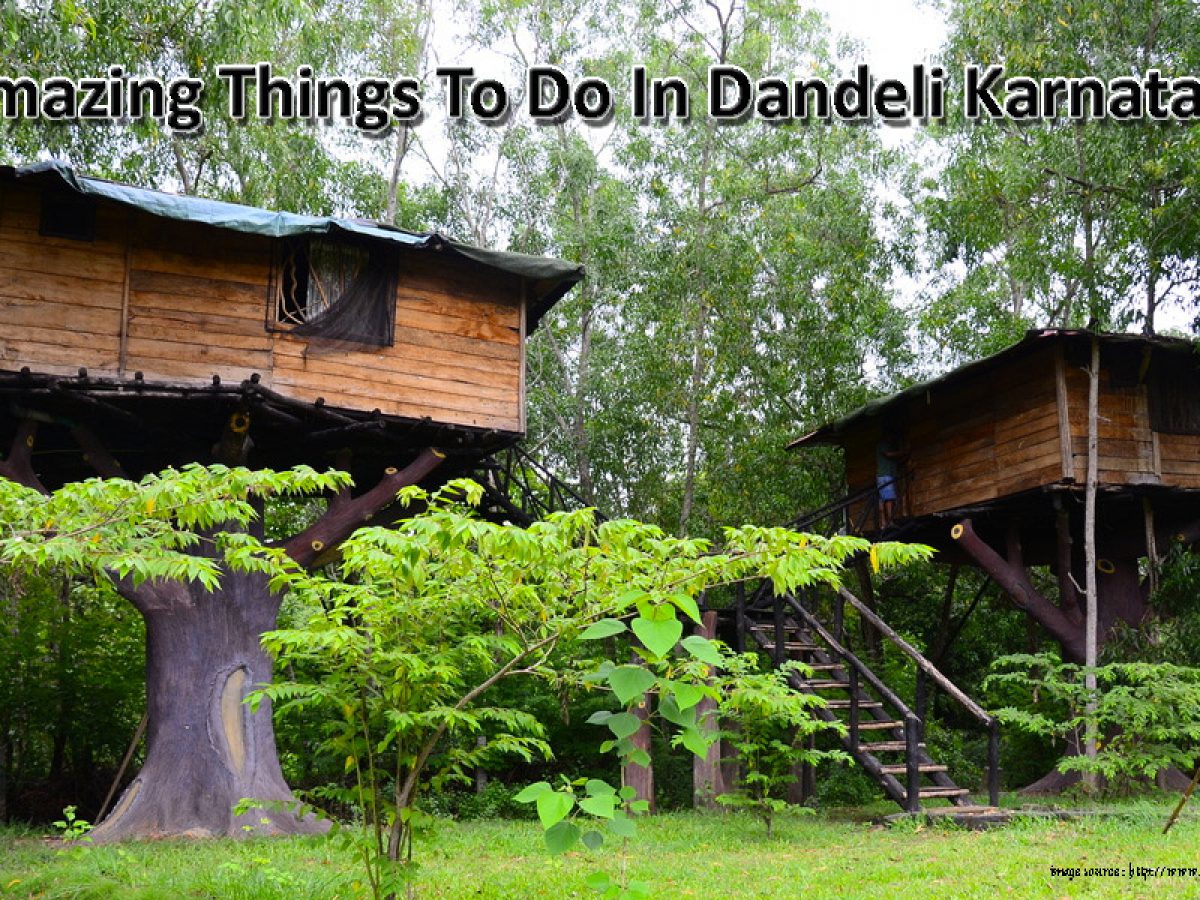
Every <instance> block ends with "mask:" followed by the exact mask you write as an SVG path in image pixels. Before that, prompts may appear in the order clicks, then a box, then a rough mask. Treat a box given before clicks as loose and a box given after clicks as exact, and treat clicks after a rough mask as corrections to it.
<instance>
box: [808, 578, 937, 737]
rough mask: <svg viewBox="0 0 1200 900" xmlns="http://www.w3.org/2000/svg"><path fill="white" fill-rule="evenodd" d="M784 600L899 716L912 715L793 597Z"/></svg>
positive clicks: (899, 700) (889, 689) (898, 699)
mask: <svg viewBox="0 0 1200 900" xmlns="http://www.w3.org/2000/svg"><path fill="white" fill-rule="evenodd" d="M786 601H787V603H788V605H789V606H791V608H792V611H793V612H795V613H796V615H798V616H799V617H800V618H801V620H802V621H803V622H804V624H805V625H807V626H808V627H809V628H811V629H812V630H813V631H815V632H816V633H817V634H818V635H820V637H821V640H823V641H824V642H825V643H826V644H827V645H828V646H829V648H830V649H831V650H832V651H833V652H834V653H836V654H837V655H838V656H840V657H841V658H842V659H844V660H845V661H846V662H848V663H849V664H850V665H851V666H852V667H854V668H855V669H857V670H858V674H859V675H860V676H862V677H863V678H864V679H866V681H867V683H868V684H870V685H871V687H873V688H874V689H875V691H876V693H878V694H879V696H880V697H881V698H883V699H884V700H885V701H887V702H888V703H890V704H891V705H892V706H893V707H895V709H896V711H897V712H898V713H899V714H900V715H901V716H912V715H914V714H913V711H912V710H911V709H909V708H908V705H907V704H906V703H905V702H904V701H903V700H901V699H900V698H899V697H898V696H896V694H895V692H894V691H892V689H891V688H889V687H888V686H887V685H886V684H884V683H883V682H882V681H880V680H879V676H878V675H876V674H875V673H874V672H872V671H871V670H870V669H868V668H867V667H866V665H865V664H864V663H863V662H862V660H860V659H859V658H858V657H857V656H855V655H854V654H853V653H851V652H850V651H849V650H847V649H846V648H845V647H843V646H842V645H841V644H840V643H838V641H837V639H836V638H834V636H833V635H832V634H830V633H829V632H828V631H826V630H825V628H824V626H822V625H821V623H820V622H819V621H817V618H816V617H815V616H813V615H812V614H811V613H810V612H809V611H808V610H807V609H805V608H804V607H803V606H801V605H800V603H799V601H797V600H796V598H795V597H790V596H789V597H787V598H786Z"/></svg>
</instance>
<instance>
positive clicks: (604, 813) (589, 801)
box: [579, 794, 617, 819]
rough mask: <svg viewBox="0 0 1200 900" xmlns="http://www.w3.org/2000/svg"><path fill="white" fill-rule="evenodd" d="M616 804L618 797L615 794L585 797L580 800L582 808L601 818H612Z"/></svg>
mask: <svg viewBox="0 0 1200 900" xmlns="http://www.w3.org/2000/svg"><path fill="white" fill-rule="evenodd" d="M616 806H617V798H616V795H614V794H610V795H609V796H607V797H584V798H583V799H582V800H580V801H579V808H580V809H582V810H583V811H584V812H586V813H590V814H591V815H593V816H598V817H599V818H601V819H611V818H612V817H613V810H614V809H616Z"/></svg>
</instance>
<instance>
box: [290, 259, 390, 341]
mask: <svg viewBox="0 0 1200 900" xmlns="http://www.w3.org/2000/svg"><path fill="white" fill-rule="evenodd" d="M396 262H397V259H396V255H395V253H394V252H389V251H388V250H387V249H385V248H380V247H374V246H366V245H362V244H353V243H346V242H339V241H326V240H319V239H315V238H311V239H309V238H303V239H295V240H288V241H285V242H283V244H282V246H281V248H280V253H279V258H278V262H277V264H276V267H275V275H274V279H273V285H272V307H273V320H274V325H275V327H276V328H277V329H279V330H282V331H288V332H290V333H291V334H297V335H303V336H305V337H309V338H313V339H314V341H313V342H314V344H316V345H318V346H319V345H326V346H330V347H334V348H336V347H340V346H350V347H352V346H354V345H359V344H367V345H372V346H377V347H387V346H390V345H391V344H392V338H393V335H392V331H393V326H394V321H395V318H394V316H395V302H394V293H395V270H396Z"/></svg>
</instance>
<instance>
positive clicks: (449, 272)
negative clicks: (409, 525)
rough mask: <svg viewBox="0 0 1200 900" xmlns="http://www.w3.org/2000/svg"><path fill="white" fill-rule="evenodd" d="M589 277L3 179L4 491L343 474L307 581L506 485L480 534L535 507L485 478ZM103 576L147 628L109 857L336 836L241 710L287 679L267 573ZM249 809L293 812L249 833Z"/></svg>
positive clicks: (71, 184)
mask: <svg viewBox="0 0 1200 900" xmlns="http://www.w3.org/2000/svg"><path fill="white" fill-rule="evenodd" d="M581 277H582V271H581V270H580V269H579V267H577V266H574V265H570V264H567V263H562V262H559V261H557V260H551V259H541V258H537V257H531V256H524V255H521V254H515V253H497V252H492V251H487V250H480V249H478V248H474V247H469V246H466V245H463V244H459V243H457V242H455V241H451V240H448V239H446V238H443V237H441V236H439V235H436V234H413V233H410V232H407V231H403V230H400V229H396V228H389V227H386V226H382V225H377V224H374V223H370V222H363V221H358V220H348V219H336V218H321V217H315V216H300V215H292V214H289V213H278V212H269V211H267V210H262V209H253V208H250V207H246V206H238V205H236V204H230V203H218V202H214V201H211V200H201V199H197V198H193V197H179V196H174V195H170V194H164V193H158V192H156V191H149V190H142V189H139V188H135V187H129V186H125V185H119V184H113V183H110V182H106V181H100V180H96V179H91V178H82V177H79V176H76V175H75V174H74V173H73V172H71V171H70V170H69V169H67V168H65V167H62V166H60V165H57V164H42V165H37V166H30V167H27V168H18V169H13V168H0V323H2V324H3V329H2V330H0V446H3V447H5V448H7V452H5V454H4V459H3V461H2V462H0V476H2V477H5V478H9V479H11V480H14V481H18V482H21V483H23V484H25V485H27V486H30V487H33V488H37V489H40V490H46V489H49V488H52V487H55V486H57V485H60V484H63V483H66V482H69V481H73V480H77V479H81V478H85V477H89V476H92V475H95V474H100V475H104V476H118V475H128V476H131V477H135V478H136V477H139V476H141V475H143V474H145V473H149V472H154V471H158V470H161V469H163V468H165V467H168V466H180V465H184V464H187V463H193V462H201V463H223V464H226V465H246V466H250V467H254V468H260V467H269V468H276V469H278V468H285V467H290V466H294V465H298V464H308V465H311V466H313V467H315V468H319V469H325V468H327V467H329V466H331V465H332V466H336V467H338V468H341V469H348V470H349V471H350V472H351V474H352V475H353V476H354V479H355V484H356V489H355V490H356V491H357V493H355V491H352V490H350V489H344V490H341V491H339V492H338V493H337V495H336V496H333V497H330V498H329V503H328V505H327V508H326V509H325V511H324V512H323V513H322V514H320V515H319V516H317V517H316V519H315V521H313V522H312V523H311V524H310V525H308V526H307V527H305V528H304V529H303V530H301V531H299V532H298V533H297V534H294V535H292V536H291V537H288V538H282V539H279V540H277V541H275V545H276V546H278V547H280V548H281V549H282V550H283V551H284V553H285V554H286V555H287V556H289V557H290V558H291V559H292V560H293V561H294V562H295V563H296V564H297V565H299V566H303V567H309V568H311V567H315V566H319V565H321V564H322V563H323V561H325V560H327V559H328V558H329V556H330V554H331V553H332V552H334V551H335V550H336V547H337V545H338V544H339V543H340V542H341V541H343V540H344V539H345V538H346V537H347V536H349V534H350V533H351V532H352V531H353V530H354V529H355V528H356V527H358V526H359V525H361V524H362V523H364V522H370V521H379V520H382V521H391V520H392V519H393V518H394V517H391V516H389V515H388V510H389V507H390V506H391V505H392V503H393V501H394V498H395V496H396V492H397V490H398V489H399V488H401V487H403V486H405V485H409V484H413V483H416V482H419V481H423V480H426V479H429V478H436V479H438V480H441V479H444V478H448V477H450V476H453V475H459V474H473V475H475V476H476V477H479V476H481V475H482V476H483V477H484V479H485V480H486V479H487V478H488V477H489V476H491V477H492V488H493V490H492V492H491V498H492V503H491V505H490V507H489V508H488V509H487V512H489V513H492V514H496V515H503V516H506V517H509V518H513V517H515V513H519V512H520V509H519V503H518V504H517V507H514V505H513V502H512V498H513V497H514V496H517V497H518V498H519V496H520V494H521V492H520V490H519V485H517V486H514V485H515V484H516V482H515V480H514V481H513V482H512V483H509V484H506V483H504V480H503V477H502V476H503V475H504V474H505V473H508V474H510V475H511V474H512V467H511V466H510V468H508V469H505V468H504V467H503V466H501V465H500V464H499V463H497V462H495V461H494V459H492V456H491V455H492V454H494V453H495V452H496V451H498V450H500V449H502V448H505V447H508V446H510V445H513V444H514V443H515V442H516V441H517V440H518V439H519V438H520V437H521V435H522V434H523V433H524V430H525V340H526V337H527V336H528V334H529V333H530V331H532V330H533V329H534V328H535V327H536V326H537V323H538V319H539V318H541V316H542V315H543V314H544V313H545V312H546V310H547V309H549V308H550V306H551V305H552V304H553V303H554V302H555V301H556V300H558V299H559V298H560V297H561V296H562V295H563V294H564V293H565V292H566V291H567V290H569V289H570V287H571V286H572V285H573V284H574V283H575V282H577V281H578V280H579V279H580V278H581ZM520 468H522V471H524V469H527V468H528V467H527V466H522V467H520ZM435 470H436V471H435ZM364 488H365V490H364ZM526 493H529V491H526ZM250 527H251V529H252V530H259V529H261V523H253V524H251V526H250ZM188 552H189V553H194V554H197V555H204V554H211V553H215V552H217V551H216V550H215V549H213V548H212V546H211V544H209V543H208V542H203V541H200V542H196V544H195V545H194V546H192V547H191V548H190V549H189V550H188ZM109 574H110V577H111V578H112V581H113V587H114V589H115V590H116V591H117V592H118V593H120V594H121V596H123V597H124V598H125V599H127V600H128V601H129V602H130V603H131V604H132V605H133V606H134V607H135V608H136V609H137V610H138V611H139V612H140V613H141V614H142V616H143V618H144V619H145V624H146V673H147V687H146V691H147V710H146V716H145V718H144V720H143V723H142V726H140V727H139V731H138V734H139V735H140V733H141V730H142V728H144V729H145V734H146V754H145V763H144V765H143V767H142V770H141V772H140V773H138V775H137V777H136V778H134V779H133V780H132V781H131V782H130V783H129V784H128V786H127V788H126V790H125V792H124V793H123V794H122V795H121V798H120V799H119V800H118V801H117V802H116V803H115V805H113V806H112V808H111V813H110V814H109V815H108V816H107V818H104V820H103V821H102V822H101V823H100V825H99V826H98V827H97V829H96V830H95V831H94V832H93V836H94V837H95V839H96V840H97V841H108V840H118V839H121V838H124V837H130V836H136V837H162V836H169V835H180V834H186V835H191V836H203V835H217V834H222V835H229V836H239V835H241V834H244V833H245V832H246V831H258V832H264V833H294V832H308V831H320V830H322V828H323V827H325V826H324V825H323V823H321V822H320V821H317V820H315V819H313V818H311V817H309V816H305V815H302V814H298V813H295V812H292V811H288V808H287V806H286V804H287V802H288V801H290V800H291V792H290V790H289V789H288V787H287V785H286V783H285V782H284V779H283V773H282V770H281V768H280V765H279V762H278V756H277V752H276V747H275V739H274V731H273V728H272V724H271V711H270V708H269V704H263V705H262V706H260V707H259V708H257V709H256V710H250V709H248V708H247V707H246V706H245V705H244V704H243V703H242V700H243V699H244V698H245V696H246V694H247V693H248V691H250V690H251V689H253V688H254V686H255V685H261V684H267V683H270V681H271V675H272V660H271V658H270V657H269V656H268V655H267V654H266V653H265V652H264V651H263V649H262V647H261V646H260V643H259V636H260V634H261V633H262V632H264V631H267V630H270V629H271V628H273V627H274V625H275V621H276V615H277V613H278V609H279V603H280V598H279V597H278V596H277V595H276V594H275V593H274V592H273V591H272V589H271V587H270V583H269V580H268V579H267V578H266V576H265V575H263V574H261V573H250V572H242V571H238V570H235V569H231V568H229V567H228V566H224V567H223V568H222V577H221V579H220V583H219V585H218V586H217V587H215V588H213V589H212V590H209V589H207V588H205V587H204V586H203V585H201V584H199V583H196V582H188V583H182V582H171V581H162V580H157V579H155V580H148V581H144V582H141V583H138V582H136V581H135V580H134V579H131V578H117V577H116V576H115V575H113V574H112V573H109ZM137 741H138V737H135V738H134V743H135V744H136V743H137ZM115 787H116V785H115V784H114V789H115ZM110 796H112V794H111V792H110ZM241 797H253V798H256V799H262V800H265V801H282V803H281V804H280V803H277V804H275V805H274V806H271V805H267V806H264V808H263V809H261V810H257V811H252V812H250V813H247V814H244V815H240V816H236V815H234V813H233V807H234V804H236V803H237V801H238V799H239V798H241ZM105 806H106V807H107V801H106V804H105ZM102 815H103V810H101V814H100V816H97V818H100V817H101V816H102Z"/></svg>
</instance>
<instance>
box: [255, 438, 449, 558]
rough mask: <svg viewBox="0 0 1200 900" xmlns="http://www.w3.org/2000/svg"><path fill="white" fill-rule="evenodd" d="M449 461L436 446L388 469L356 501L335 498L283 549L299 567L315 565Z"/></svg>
mask: <svg viewBox="0 0 1200 900" xmlns="http://www.w3.org/2000/svg"><path fill="white" fill-rule="evenodd" d="M445 458H446V455H445V454H444V453H442V452H441V451H440V450H436V449H434V448H433V447H430V448H428V449H426V450H423V451H421V453H420V455H418V456H417V458H416V459H415V460H413V461H412V462H411V463H409V464H408V465H407V466H405V467H404V468H403V469H400V470H396V469H394V468H393V469H388V470H387V471H386V473H385V474H384V476H383V478H381V479H380V481H379V483H378V484H376V485H375V487H373V488H371V489H370V490H369V491H367V492H366V493H365V494H363V495H361V496H359V497H355V498H353V499H351V498H350V497H349V496H348V495H347V496H342V497H339V498H335V499H334V501H333V502H332V503H330V505H329V509H327V510H326V511H325V514H324V515H323V516H321V518H319V519H317V521H316V522H314V523H313V524H312V525H310V526H309V527H308V528H306V529H304V531H302V532H300V533H299V534H297V535H294V536H292V537H290V538H288V539H287V540H286V541H283V542H281V544H280V545H279V546H282V547H283V549H284V552H286V553H287V555H288V556H290V557H291V558H292V559H293V560H295V561H296V563H297V564H298V565H300V566H303V567H305V568H308V567H310V566H312V565H313V563H314V562H316V560H317V558H318V557H319V556H320V555H321V554H322V553H323V552H324V551H325V550H326V549H328V548H330V547H333V546H335V545H337V544H340V543H341V542H342V541H344V540H345V539H346V538H347V537H349V536H350V534H351V533H352V532H353V531H354V529H355V528H358V527H359V526H360V525H362V524H363V523H364V522H366V521H367V520H368V519H370V518H371V517H372V516H373V515H375V514H376V513H377V512H379V511H380V510H381V509H383V508H384V507H385V506H387V505H388V504H389V503H391V502H392V501H393V500H395V499H396V493H397V492H398V491H399V490H400V489H401V488H404V487H408V486H409V485H413V484H416V483H417V482H419V481H420V480H421V479H422V478H424V477H425V476H426V475H428V474H429V473H430V472H432V471H433V470H434V469H436V468H437V467H438V466H439V465H441V462H442V460H444V459H445Z"/></svg>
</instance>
